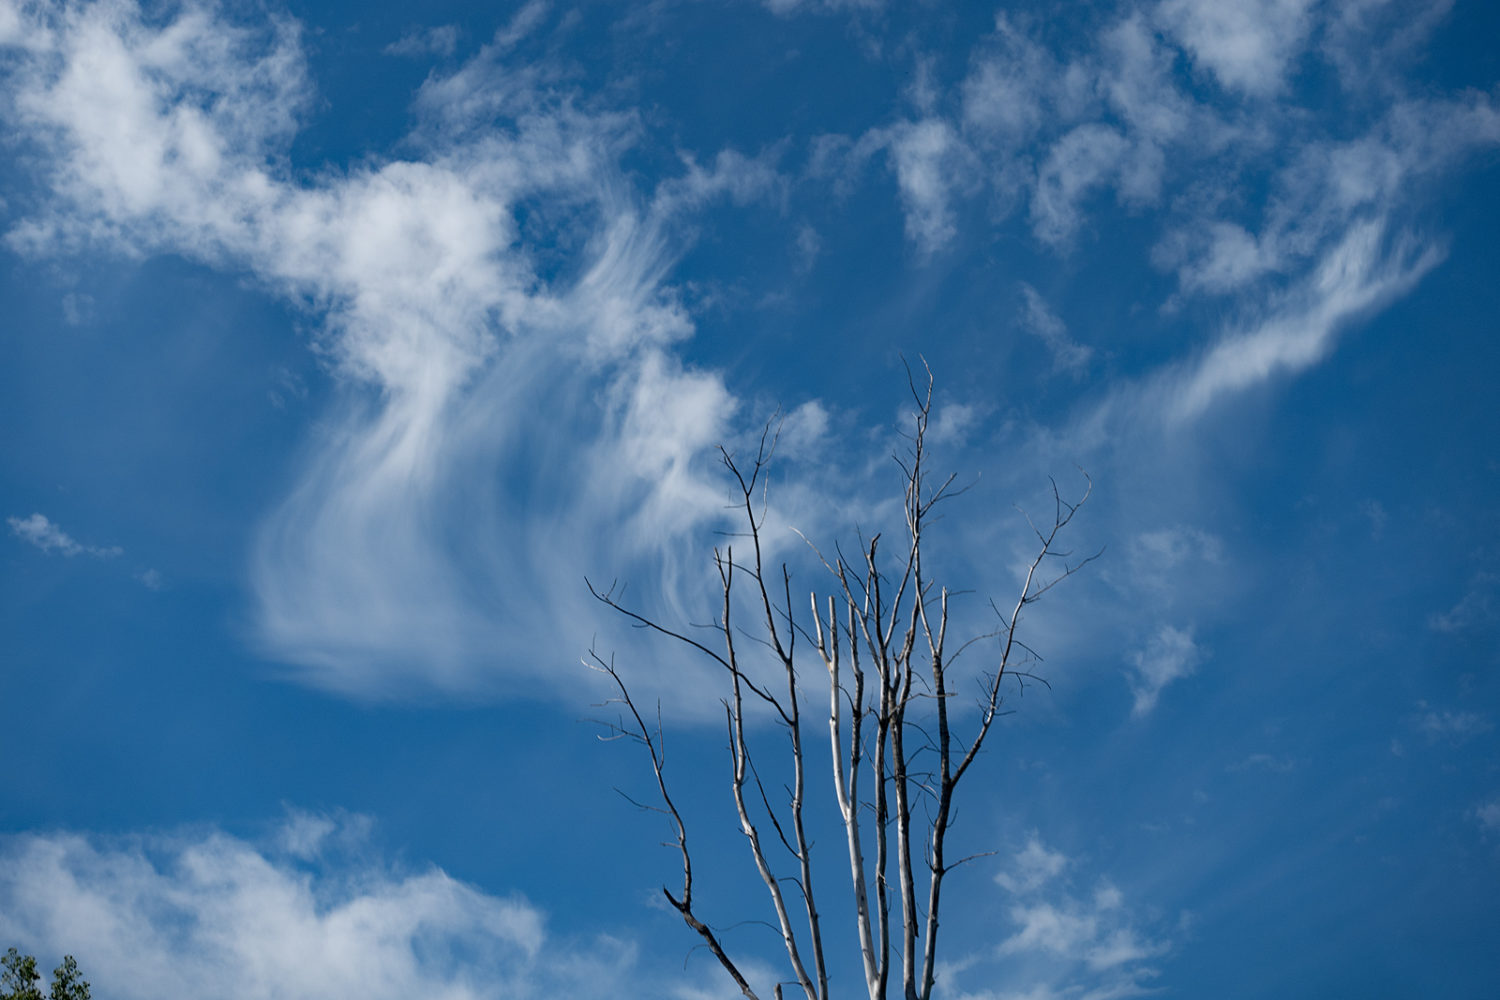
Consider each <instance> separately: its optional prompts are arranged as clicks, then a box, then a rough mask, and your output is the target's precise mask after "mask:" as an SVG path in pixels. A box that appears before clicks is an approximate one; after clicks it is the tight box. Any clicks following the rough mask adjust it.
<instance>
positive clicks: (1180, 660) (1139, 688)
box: [1127, 625, 1203, 717]
mask: <svg viewBox="0 0 1500 1000" xmlns="http://www.w3.org/2000/svg"><path fill="white" fill-rule="evenodd" d="M1127 661H1128V662H1129V663H1130V665H1131V667H1132V668H1133V676H1132V678H1131V684H1130V688H1131V691H1132V692H1133V693H1134V694H1135V705H1134V707H1133V708H1132V714H1133V715H1135V716H1137V717H1140V716H1143V715H1146V714H1148V713H1149V712H1150V711H1151V710H1152V709H1153V708H1155V707H1156V700H1157V698H1159V697H1160V696H1161V692H1162V690H1163V689H1164V688H1165V687H1166V686H1167V685H1168V684H1171V683H1172V682H1173V681H1176V680H1181V679H1182V678H1184V677H1188V676H1190V675H1191V674H1192V673H1193V671H1195V670H1197V669H1198V665H1199V664H1200V663H1201V662H1202V661H1203V651H1202V650H1200V649H1199V648H1198V644H1197V642H1196V641H1194V639H1193V633H1192V630H1191V629H1186V630H1184V629H1179V628H1175V627H1173V626H1171V625H1163V626H1162V627H1161V628H1160V629H1158V630H1157V633H1156V635H1154V636H1152V637H1151V640H1150V641H1149V642H1147V643H1146V645H1145V646H1144V647H1143V648H1141V649H1138V650H1136V651H1135V652H1133V653H1131V654H1130V655H1129V656H1128V657H1127Z"/></svg>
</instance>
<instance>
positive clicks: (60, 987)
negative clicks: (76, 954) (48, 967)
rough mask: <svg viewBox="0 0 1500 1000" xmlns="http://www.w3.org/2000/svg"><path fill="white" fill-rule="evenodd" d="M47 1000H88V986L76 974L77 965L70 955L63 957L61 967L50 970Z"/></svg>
mask: <svg viewBox="0 0 1500 1000" xmlns="http://www.w3.org/2000/svg"><path fill="white" fill-rule="evenodd" d="M48 1000H89V984H88V983H87V982H85V981H84V978H83V977H82V976H80V975H79V974H78V963H77V962H75V961H73V956H72V955H64V956H63V960H62V965H59V966H58V967H57V968H55V969H53V970H52V993H51V995H50V996H49V997H48Z"/></svg>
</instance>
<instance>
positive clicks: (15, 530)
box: [5, 514, 125, 559]
mask: <svg viewBox="0 0 1500 1000" xmlns="http://www.w3.org/2000/svg"><path fill="white" fill-rule="evenodd" d="M5 521H6V523H7V524H9V525H10V530H11V534H13V535H15V536H16V537H17V538H19V539H21V540H22V541H24V542H28V543H30V544H32V545H35V546H36V547H37V548H39V549H41V550H42V551H43V552H56V553H58V554H59V555H64V556H68V557H69V558H71V557H73V556H76V555H90V556H94V557H95V558H98V559H113V558H114V557H115V556H119V555H123V554H124V552H125V550H124V549H122V548H120V547H119V546H118V545H110V546H102V547H101V546H97V545H84V544H82V543H80V542H78V541H77V540H76V539H74V538H73V536H71V535H69V534H68V533H67V532H66V531H64V530H62V528H60V527H58V526H57V525H56V524H53V523H52V522H51V521H50V520H48V519H47V517H46V515H44V514H32V515H31V516H30V517H8V518H6V519H5Z"/></svg>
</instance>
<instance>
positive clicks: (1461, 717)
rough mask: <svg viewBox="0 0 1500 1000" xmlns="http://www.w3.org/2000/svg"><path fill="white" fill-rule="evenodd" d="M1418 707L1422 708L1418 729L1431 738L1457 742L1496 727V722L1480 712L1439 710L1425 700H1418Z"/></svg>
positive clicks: (1417, 719)
mask: <svg viewBox="0 0 1500 1000" xmlns="http://www.w3.org/2000/svg"><path fill="white" fill-rule="evenodd" d="M1417 708H1418V709H1420V710H1421V714H1420V715H1418V716H1417V718H1416V728H1417V731H1418V732H1421V733H1425V734H1426V735H1427V738H1428V739H1431V740H1439V739H1448V740H1452V741H1453V742H1455V743H1457V742H1462V741H1464V740H1467V739H1470V738H1472V737H1474V736H1478V735H1481V734H1483V733H1487V732H1489V731H1490V730H1491V729H1493V728H1494V723H1492V722H1490V720H1489V719H1488V718H1487V717H1485V716H1483V715H1481V714H1479V713H1478V712H1472V711H1456V712H1455V711H1448V710H1438V709H1434V708H1430V707H1429V706H1428V704H1427V703H1426V702H1425V701H1420V702H1417Z"/></svg>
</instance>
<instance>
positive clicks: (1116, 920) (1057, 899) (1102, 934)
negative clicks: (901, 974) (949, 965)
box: [947, 832, 1170, 1000]
mask: <svg viewBox="0 0 1500 1000" xmlns="http://www.w3.org/2000/svg"><path fill="white" fill-rule="evenodd" d="M1074 868H1076V865H1075V863H1074V862H1073V861H1072V860H1071V859H1069V858H1067V857H1066V856H1065V855H1063V854H1061V853H1060V852H1057V851H1053V850H1050V849H1048V848H1047V847H1046V846H1044V845H1043V844H1042V842H1041V840H1040V838H1039V837H1038V836H1037V834H1036V833H1034V832H1033V833H1032V834H1031V835H1030V837H1029V838H1028V840H1027V843H1026V846H1025V847H1024V848H1023V849H1022V850H1021V851H1020V852H1019V853H1017V855H1016V856H1015V858H1014V859H1012V862H1011V865H1010V866H1009V870H1008V871H1007V872H1004V873H1002V874H1001V875H1000V876H997V878H996V881H997V882H999V883H1000V884H1001V885H1002V886H1004V887H1005V888H1006V889H1007V890H1008V891H1011V892H1013V893H1015V894H1016V895H1017V896H1018V897H1020V898H1019V899H1018V900H1017V901H1016V902H1015V904H1014V905H1012V906H1011V907H1010V910H1009V918H1010V921H1011V923H1012V925H1013V929H1012V930H1011V931H1010V933H1009V934H1008V935H1007V936H1006V937H1005V938H1004V940H1002V941H1001V942H1000V944H999V945H998V947H997V948H996V949H995V951H994V956H995V957H996V958H998V959H1000V960H1002V961H1003V962H1004V963H1005V967H1006V968H1007V969H1008V970H1009V975H1008V976H1007V977H1006V978H1008V979H1009V980H1010V981H1011V982H1012V983H1013V984H1014V985H1013V986H1012V987H1011V988H1010V989H1009V990H1008V991H1003V992H998V991H990V992H978V993H971V992H963V991H958V992H954V993H953V994H952V995H954V996H959V997H963V998H966V1000H981V998H985V1000H1002V998H1004V1000H1011V998H1022V997H1028V998H1029V997H1059V998H1060V997H1095V998H1103V997H1128V996H1137V995H1139V994H1142V993H1145V992H1148V991H1149V989H1148V987H1147V986H1146V983H1147V982H1148V981H1149V980H1150V979H1151V978H1152V977H1153V976H1155V975H1156V970H1155V969H1153V968H1152V967H1151V966H1150V965H1148V964H1146V963H1147V962H1149V960H1151V959H1154V958H1159V957H1160V956H1162V955H1164V954H1166V953H1167V951H1168V950H1170V943H1169V942H1168V941H1166V940H1157V939H1155V938H1154V937H1153V936H1150V935H1148V933H1147V932H1146V931H1145V930H1143V928H1142V921H1141V919H1140V917H1139V916H1138V915H1137V914H1136V913H1135V912H1134V911H1133V909H1132V908H1131V907H1130V906H1129V905H1128V904H1127V902H1126V899H1125V894H1124V893H1123V892H1121V891H1120V889H1119V888H1118V887H1117V886H1115V885H1114V884H1113V883H1112V882H1110V881H1109V880H1107V879H1104V880H1100V881H1099V882H1098V883H1097V884H1096V885H1095V887H1094V889H1093V891H1092V892H1091V893H1089V894H1086V895H1079V894H1076V893H1074V892H1072V891H1070V890H1069V888H1068V880H1067V879H1066V877H1065V875H1064V873H1065V872H1066V871H1068V870H1070V869H1074ZM981 961H983V959H982V957H981V956H970V957H969V958H967V959H965V960H964V961H963V963H962V967H963V969H965V970H972V969H973V968H974V967H975V966H977V965H978V964H979V963H980V962H981ZM956 971H957V970H955V972H956ZM971 974H972V973H971ZM947 978H948V980H950V981H951V979H953V978H954V976H952V975H950V976H949V977H947ZM1028 980H1029V982H1028ZM948 988H950V989H951V986H950V987H948Z"/></svg>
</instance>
